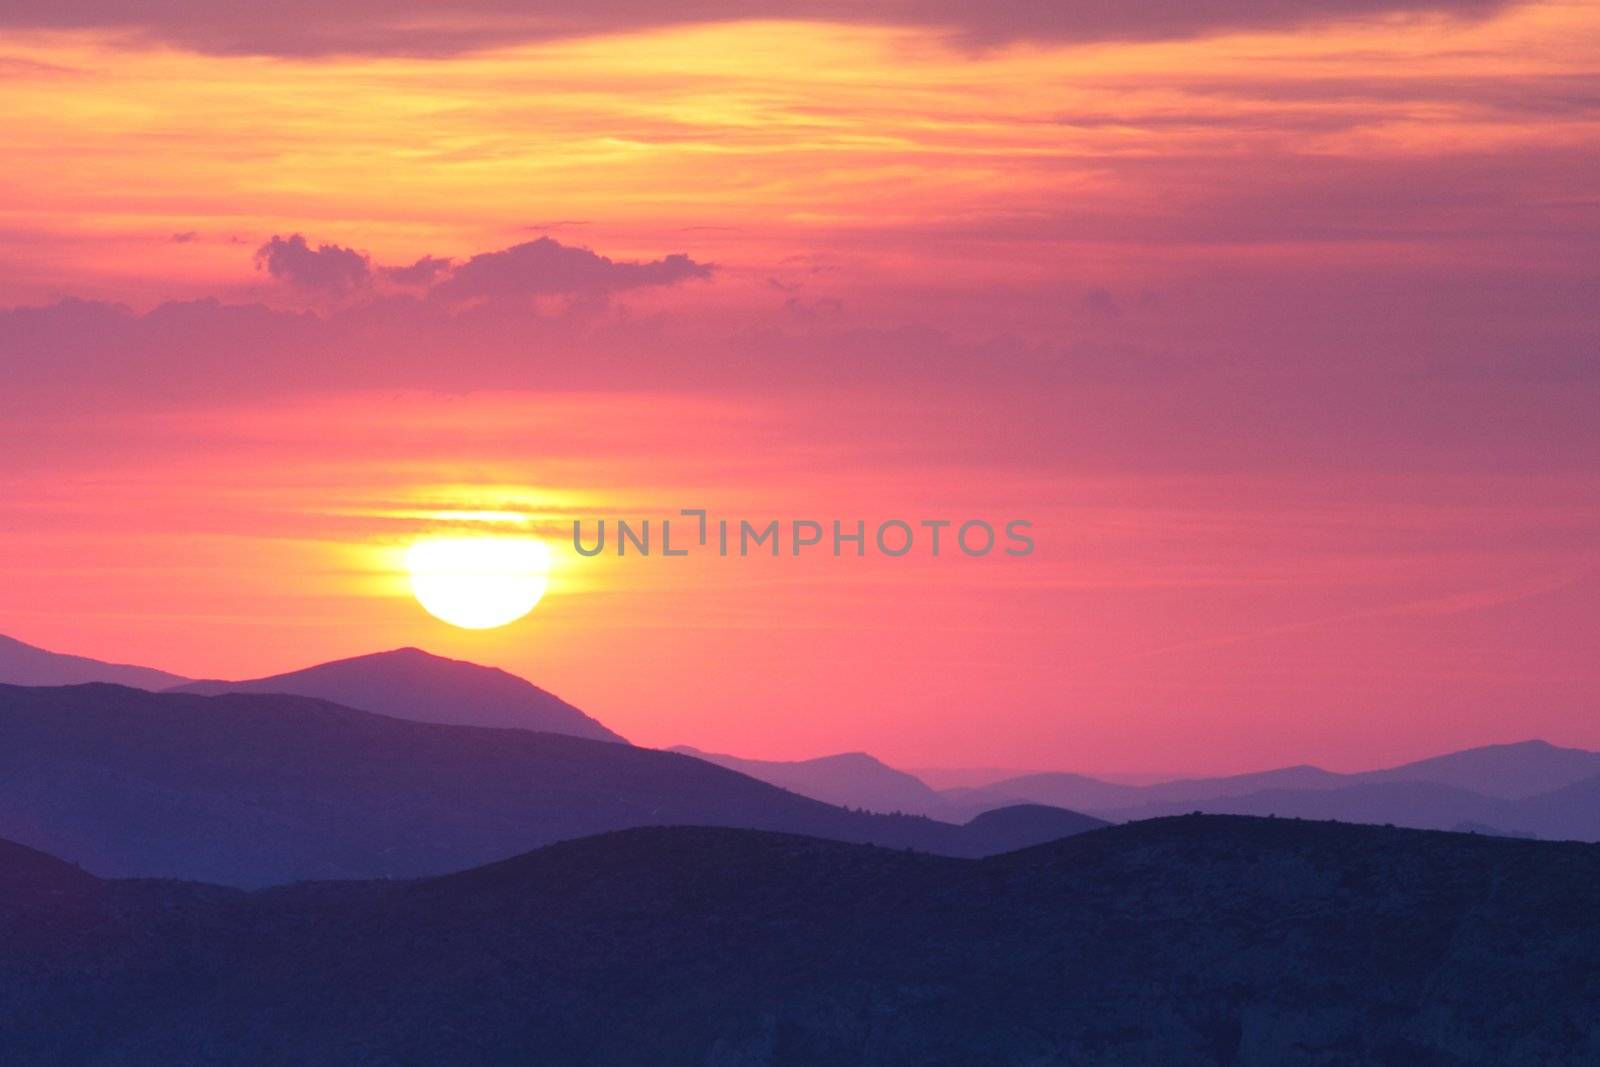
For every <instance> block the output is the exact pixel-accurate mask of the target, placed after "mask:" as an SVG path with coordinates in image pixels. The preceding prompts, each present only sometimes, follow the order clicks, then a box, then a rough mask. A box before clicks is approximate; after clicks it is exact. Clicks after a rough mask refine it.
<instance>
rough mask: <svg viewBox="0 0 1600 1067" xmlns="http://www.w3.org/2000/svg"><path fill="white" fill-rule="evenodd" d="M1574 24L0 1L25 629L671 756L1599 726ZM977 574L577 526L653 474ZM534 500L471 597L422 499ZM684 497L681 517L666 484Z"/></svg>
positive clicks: (4, 311)
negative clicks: (885, 534)
mask: <svg viewBox="0 0 1600 1067" xmlns="http://www.w3.org/2000/svg"><path fill="white" fill-rule="evenodd" d="M1597 42H1600V8H1597V7H1596V6H1595V5H1592V4H1585V3H1565V2H1531V3H1492V2H1482V0H1469V2H1451V0H1443V2H1434V3H1413V2H1409V0H1324V2H1319V3H1313V4H1306V3H1303V2H1300V3H1288V2H1286V0H1238V2H1232V3H1215V4H1195V3H1192V2H1191V3H1183V4H1179V3H1174V2H1168V0H1155V2H1153V3H1150V4H1138V5H1123V4H1110V3H1100V2H1092V3H1082V4H1073V5H1056V4H1041V3H1032V2H1025V0H1005V2H996V3H991V4H986V5H971V4H955V3H949V2H944V0H898V2H881V3H873V4H859V3H849V4H846V3H818V4H809V5H794V4H788V3H781V2H777V0H764V2H756V3H741V4H731V3H721V2H717V0H703V2H698V3H694V4H679V5H660V4H642V3H637V2H634V0H596V2H593V3H589V4H586V5H579V6H576V7H572V8H569V7H566V6H560V5H555V4H549V3H544V2H532V3H529V2H521V3H511V2H509V0H467V2H463V3H460V4H453V5H450V6H449V7H448V9H442V8H440V7H439V6H437V5H428V4H421V3H417V2H414V0H402V2H398V3H384V4H378V3H375V2H371V0H356V2H350V3H345V4H341V5H326V4H311V3H304V2H298V0H296V2H289V3H283V4H278V5H272V6H271V7H270V8H269V7H268V6H266V5H255V6H254V7H253V8H252V10H248V11H245V10H241V9H236V8H234V7H233V6H231V5H216V4H211V3H202V2H201V0H159V2H154V3H133V2H131V0H99V2H94V3H89V2H83V3H70V4H49V5H45V4H39V3H26V2H24V3H19V2H14V0H0V113H3V114H4V115H5V122H4V124H3V125H0V158H3V160H4V162H5V165H4V166H3V167H0V456H4V460H3V462H0V591H3V592H0V632H3V633H6V634H9V635H11V636H13V637H16V638H19V639H21V640H25V641H28V642H30V643H33V644H38V645H41V646H44V647H47V648H52V649H56V650H60V651H70V652H76V653H79V654H84V655H90V656H95V657H98V658H103V659H110V660H115V661H119V662H135V663H141V664H145V665H149V666H154V667H160V668H163V669H167V670H171V671H174V672H177V673H181V674H184V675H188V676H191V677H254V676H260V675H265V674H270V673H276V672H279V671H284V670H290V669H294V668H298V667H302V666H306V665H309V664H311V663H314V662H320V661H324V660H328V659H333V658H338V657H342V656H348V655H356V654H360V653H365V652H370V651H376V650H380V649H387V648H395V647H401V646H418V647H422V648H426V649H429V650H430V651H434V652H437V653H440V654H443V655H449V656H454V657H458V658H465V659H471V660H474V661H478V662H484V663H491V664H494V665H498V666H502V667H505V668H506V669H508V670H512V671H514V672H516V673H518V674H521V675H523V676H524V677H527V678H529V679H530V680H532V681H534V682H535V683H537V684H539V685H541V686H544V687H545V688H547V689H550V690H552V691H554V692H556V693H558V694H560V695H561V696H563V697H565V698H566V699H568V700H570V701H572V702H573V703H576V704H577V705H579V706H580V707H582V708H584V709H585V710H586V711H588V712H589V713H591V714H593V715H595V716H596V717H597V718H599V719H601V720H602V721H603V722H605V723H607V724H608V725H609V726H611V727H612V728H614V729H616V730H617V731H619V732H620V733H622V734H624V735H625V736H627V737H629V738H630V739H632V740H634V741H635V742H638V743H642V744H649V745H662V746H665V745H671V744H679V743H684V744H692V745H694V746H696V747H699V748H702V749H706V750H710V751H723V752H733V753H737V754H740V755H744V756H749V757H759V758H775V759H796V758H805V757H809V756H815V755H821V754H825V753H829V752H837V751H850V750H866V751H870V752H872V753H874V754H876V755H878V756H880V757H881V758H884V759H886V760H889V761H891V762H894V763H897V764H899V765H904V766H922V767H955V766H977V765H982V766H999V767H1008V768H1023V769H1062V770H1074V771H1080V772H1084V773H1104V774H1135V773H1157V772H1172V773H1179V772H1183V773H1224V772H1233V771H1243V770H1249V769H1255V768H1260V767H1267V766H1273V765H1281V764H1287V763H1302V762H1309V763H1316V764H1319V765H1322V766H1326V767H1329V768H1333V769H1356V768H1363V767H1371V766H1377V765H1382V764H1385V763H1394V762H1399V761H1402V760H1406V759H1412V758H1418V757H1422V756H1426V755H1430V754H1435V753H1438V752H1442V751H1446V750H1450V749H1455V748H1461V747H1466V746H1468V745H1474V744H1484V743H1492V742H1501V741H1511V740H1519V739H1523V738H1528V737H1542V738H1545V739H1546V740H1549V741H1552V742H1555V743H1559V744H1569V745H1580V746H1588V747H1600V717H1597V716H1596V715H1595V714H1594V712H1595V698H1596V693H1597V690H1600V665H1597V664H1600V658H1597V657H1595V656H1594V654H1593V647H1594V641H1595V636H1596V634H1597V633H1600V625H1597V623H1600V620H1597V618H1596V607H1595V605H1596V604H1597V603H1600V599H1597V594H1600V568H1597V563H1600V551H1597V549H1596V544H1597V540H1596V535H1597V533H1600V416H1597V415H1596V411H1597V408H1600V405H1597V401H1600V294H1597V282H1600V254H1597V253H1600V196H1597V193H1596V190H1597V189H1600V152H1596V151H1595V144H1596V142H1597V138H1600V43H1597ZM684 508H704V509H706V510H707V511H708V512H709V513H710V514H711V516H712V517H713V518H715V517H728V518H731V519H734V520H735V521H737V520H738V519H740V518H746V519H750V520H752V521H756V522H759V523H763V524H764V523H765V522H766V521H768V520H769V519H778V520H780V521H782V522H785V523H788V522H792V521H794V520H796V519H801V520H813V521H818V522H821V523H824V524H828V523H831V522H832V521H833V520H834V519H838V520H841V521H842V522H844V523H845V524H846V526H847V527H852V526H853V524H854V523H855V522H856V521H857V520H861V521H864V522H867V523H869V524H870V525H869V529H871V528H873V527H875V526H876V524H878V523H880V522H882V521H885V520H888V519H892V518H899V519H902V520H905V521H907V522H909V523H911V524H913V525H915V524H916V523H918V522H919V521H920V520H924V519H928V520H939V519H945V520H951V521H952V522H954V523H956V524H959V523H961V522H963V521H966V520H969V519H983V520H985V521H989V522H991V523H993V524H994V525H995V526H996V527H1001V526H1003V524H1004V523H1005V522H1007V521H1010V520H1014V519H1015V520H1025V521H1027V522H1029V523H1031V524H1032V525H1031V527H1030V529H1031V531H1032V534H1033V539H1034V545H1035V547H1034V551H1033V552H1032V553H1031V554H1029V555H1027V556H1024V557H1017V556H1007V555H1005V554H1004V553H1002V552H999V551H996V552H994V553H991V554H989V555H986V556H984V557H982V558H971V557H968V556H966V555H964V554H961V553H959V552H950V551H946V552H945V553H943V554H941V555H940V556H939V557H936V558H935V557H933V556H931V555H929V554H927V553H925V552H924V551H922V550H921V549H920V548H919V550H918V551H915V552H913V553H910V554H908V555H907V556H905V557H901V558H887V557H885V556H883V555H882V554H880V553H869V554H868V555H867V556H866V557H865V558H852V557H851V556H850V555H848V554H846V555H844V556H841V557H838V558H835V557H833V556H832V555H831V553H829V552H827V551H826V546H825V547H824V549H823V550H819V551H814V552H805V553H803V554H802V555H801V556H798V557H796V556H793V555H792V554H789V553H788V552H785V554H783V555H781V556H780V557H779V558H777V559H772V558H770V557H759V558H737V557H733V558H726V559H724V558H719V557H717V556H715V555H714V554H706V553H702V554H694V555H691V556H690V557H688V558H673V559H667V558H661V557H660V556H659V555H654V556H651V557H648V558H638V557H627V558H616V557H615V556H613V555H609V554H608V555H604V556H601V557H596V558H593V559H588V558H583V557H580V556H577V555H576V554H575V553H573V552H572V551H571V547H570V541H571V524H572V522H573V521H574V520H578V521H581V522H584V523H586V524H588V525H587V526H586V529H589V530H592V529H593V524H594V523H595V522H597V521H598V520H599V519H601V518H607V519H611V520H613V521H614V520H615V519H616V518H619V517H626V518H629V519H632V520H635V521H639V520H643V519H645V518H651V519H653V520H655V522H657V523H659V521H660V520H661V519H663V518H666V517H671V516H676V515H678V514H679V511H680V509H684ZM483 530H491V531H503V530H515V531H520V532H524V533H534V534H537V535H539V536H542V537H545V538H546V539H547V540H548V542H549V543H550V545H551V547H552V549H553V550H554V553H555V565H554V570H553V572H552V575H551V581H550V588H549V592H548V593H547V595H546V596H545V599H544V600H543V601H542V602H541V603H540V605H539V606H538V607H537V608H536V609H535V610H534V611H533V612H532V613H531V614H530V615H528V616H527V617H526V618H524V619H522V620H521V621H519V622H517V623H514V624H512V625H510V626H507V627H505V628H502V629H495V630H487V631H467V630H461V629H457V628H454V627H451V626H449V625H447V624H445V623H443V622H441V621H439V620H437V619H434V618H432V617H431V616H429V615H428V614H427V613H425V612H424V611H423V610H422V609H421V608H420V607H419V606H418V604H417V603H416V601H415V600H414V599H413V598H412V596H411V595H410V592H409V589H408V586H407V580H406V576H405V574H404V573H403V567H402V560H403V556H404V551H405V549H406V547H407V546H409V545H410V544H411V543H413V542H415V541H417V540H418V539H421V538H428V537H436V536H443V535H461V534H463V533H473V532H478V531H483ZM674 533H675V535H676V534H677V533H678V528H677V526H676V524H675V529H674Z"/></svg>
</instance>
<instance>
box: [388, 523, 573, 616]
mask: <svg viewBox="0 0 1600 1067" xmlns="http://www.w3.org/2000/svg"><path fill="white" fill-rule="evenodd" d="M406 570H407V571H408V572H409V573H410V575H411V591H412V593H413V594H415V596H416V598H417V602H418V603H419V604H421V605H422V606H423V608H425V609H426V610H427V612H428V613H429V614H430V615H432V616H434V617H435V618H437V619H440V620H442V621H444V622H447V623H449V624H450V625H452V626H460V627H462V628H463V629H467V630H488V629H492V628H494V627H496V626H504V625H506V624H507V623H511V622H515V621H516V620H518V619H520V618H522V617H523V616H524V615H526V614H528V612H530V611H532V610H533V609H534V606H535V605H537V604H538V603H539V600H540V598H541V597H543V596H544V591H545V586H546V585H547V584H548V581H549V573H550V549H549V547H548V546H547V545H546V544H545V543H544V542H543V541H541V540H539V539H538V538H535V537H430V538H428V539H426V540H423V541H418V542H417V543H416V544H414V545H412V546H411V547H410V548H409V549H408V550H407V551H406Z"/></svg>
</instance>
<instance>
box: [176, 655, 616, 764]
mask: <svg viewBox="0 0 1600 1067" xmlns="http://www.w3.org/2000/svg"><path fill="white" fill-rule="evenodd" d="M174 689H175V691H176V692H181V693H198V694H201V695H204V696H216V695H218V694H221V693H292V694H294V695H295V696H304V697H316V698H318V699H319V700H328V701H332V702H333V703H335V704H343V705H344V706H345V707H350V708H360V709H362V710H363V711H375V712H378V713H379V714H381V715H392V716H394V717H395V718H397V719H412V720H415V721H417V722H436V723H445V724H450V725H458V726H504V727H516V728H519V729H524V730H544V731H547V732H549V733H557V734H570V735H572V736H573V737H589V738H593V739H595V740H598V741H623V738H622V737H620V736H619V735H617V734H615V733H613V732H612V731H610V730H608V729H606V728H605V727H604V726H602V725H601V724H600V723H598V722H596V721H595V720H594V719H591V718H590V717H589V716H587V715H585V714H584V713H583V712H581V711H579V710H578V709H577V708H575V707H573V706H572V705H571V704H568V703H567V702H566V701H564V700H562V699H561V698H560V697H557V696H554V695H552V694H550V693H547V692H545V691H544V690H543V689H540V688H539V687H538V686H536V685H534V684H533V683H532V682H528V681H524V680H523V679H521V678H518V677H517V676H516V675H514V674H508V673H507V672H505V671H502V670H500V669H498V668H495V667H480V666H479V665H478V664H476V663H468V662H466V661H464V660H455V659H445V658H444V657H443V656H435V655H432V654H431V653H428V652H424V651H422V650H421V649H418V648H400V649H396V650H394V651H392V652H377V653H373V654H372V655H367V656H355V657H353V658H351V659H341V660H335V661H333V662H332V663H322V664H319V665H317V666H315V667H307V668H305V669H304V670H298V671H291V672H290V673H288V674H276V675H273V676H272V677H270V678H255V679H251V680H250V681H245V682H219V681H203V682H190V683H188V684H186V685H181V686H176V687H174Z"/></svg>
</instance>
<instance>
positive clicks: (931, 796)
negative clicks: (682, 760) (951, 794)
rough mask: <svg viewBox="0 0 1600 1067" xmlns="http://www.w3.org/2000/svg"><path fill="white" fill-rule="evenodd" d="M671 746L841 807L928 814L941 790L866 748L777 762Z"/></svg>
mask: <svg viewBox="0 0 1600 1067" xmlns="http://www.w3.org/2000/svg"><path fill="white" fill-rule="evenodd" d="M672 751H673V752H681V753H683V754H684V755H686V756H693V757H695V758H696V759H703V760H705V761H707V762H708V763H715V764H716V765H717V766H719V767H727V768H728V769H729V770H734V771H738V772H739V773H740V774H748V775H749V776H750V777H752V778H759V779H760V780H761V781H763V782H771V783H772V784H773V785H777V786H782V787H783V788H784V789H787V790H790V791H791V792H795V793H799V794H800V795H801V796H807V797H812V798H814V799H816V800H825V801H827V802H828V803H829V804H838V805H840V806H842V807H848V808H865V809H867V810H868V811H883V812H893V811H900V812H906V813H908V814H913V815H926V814H928V813H929V811H930V810H931V809H932V808H934V807H936V806H938V805H939V803H940V798H939V794H938V793H937V792H935V791H934V790H932V789H930V788H928V786H926V785H924V784H923V783H922V782H921V781H919V780H918V779H917V778H916V777H915V776H913V775H910V774H907V773H906V772H905V771H897V770H895V769H894V768H893V767H890V766H888V765H887V764H885V763H883V762H881V761H879V760H877V759H875V758H873V757H872V756H869V755H867V754H866V753H865V752H847V753H844V754H841V755H837V756H819V757H817V758H816V759H808V760H796V761H793V762H780V761H776V760H756V759H741V758H740V757H738V756H726V755H723V754H721V753H718V752H702V751H700V750H699V749H697V748H690V747H689V746H688V745H678V746H676V747H674V748H673V749H672Z"/></svg>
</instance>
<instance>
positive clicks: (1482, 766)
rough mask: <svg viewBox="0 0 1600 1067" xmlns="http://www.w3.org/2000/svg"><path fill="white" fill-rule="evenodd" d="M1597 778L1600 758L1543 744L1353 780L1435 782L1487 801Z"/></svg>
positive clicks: (1494, 749)
mask: <svg viewBox="0 0 1600 1067" xmlns="http://www.w3.org/2000/svg"><path fill="white" fill-rule="evenodd" d="M1597 775H1600V752H1589V751H1586V750H1584V749H1581V748H1557V747H1556V746H1555V745H1552V744H1550V743H1549V742H1548V741H1520V742H1518V743H1516V744H1511V745H1485V746H1483V747H1482V748H1469V749H1466V750H1465V751H1462V752H1452V753H1450V754H1449V755H1445V756H1435V757H1433V758H1432V759H1425V760H1418V761H1416V762H1415V763H1406V764H1402V765H1401V766H1399V767H1391V768H1389V769H1387V770H1382V771H1367V772H1366V773H1364V774H1358V775H1354V776H1353V777H1355V778H1358V779H1360V780H1362V781H1368V782H1396V781H1404V782H1437V783H1439V784H1440V785H1451V786H1455V787H1456V788H1457V789H1470V790H1472V791H1473V792H1474V793H1482V794H1484V795H1486V796H1492V797H1505V798H1507V799H1512V800H1515V799H1520V798H1524V797H1532V796H1537V795H1538V794H1540V793H1548V792H1550V791H1551V790H1553V789H1560V788H1562V787H1563V786H1568V785H1573V784H1575V783H1577V782H1581V781H1583V780H1585V779H1587V778H1593V777H1595V776H1597Z"/></svg>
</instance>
